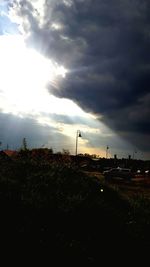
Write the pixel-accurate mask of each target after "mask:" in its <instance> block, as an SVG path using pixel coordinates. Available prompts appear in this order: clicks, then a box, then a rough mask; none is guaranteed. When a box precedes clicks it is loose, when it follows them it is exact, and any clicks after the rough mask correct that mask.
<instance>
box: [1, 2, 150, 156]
mask: <svg viewBox="0 0 150 267" xmlns="http://www.w3.org/2000/svg"><path fill="white" fill-rule="evenodd" d="M149 47H150V2H149V0H143V1H140V0H111V1H109V0H30V1H29V0H14V1H13V0H0V141H1V142H2V144H1V149H5V148H6V147H9V148H10V149H19V148H20V147H21V145H22V140H23V138H24V137H25V138H26V140H27V144H28V147H29V148H35V147H48V148H53V150H54V152H58V151H62V150H63V149H66V150H69V151H70V153H71V154H75V147H76V135H77V131H78V130H80V131H81V134H82V137H81V138H78V139H77V140H78V153H89V154H97V155H99V156H101V157H105V156H106V148H107V146H108V147H109V149H108V152H109V154H108V156H109V157H113V156H114V154H117V156H118V157H128V155H131V156H132V157H134V158H138V159H150V120H149V118H150V88H149V86H150V53H149Z"/></svg>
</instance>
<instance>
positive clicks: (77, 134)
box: [76, 130, 82, 156]
mask: <svg viewBox="0 0 150 267" xmlns="http://www.w3.org/2000/svg"><path fill="white" fill-rule="evenodd" d="M78 137H82V135H81V132H80V130H77V133H76V156H77V149H78Z"/></svg>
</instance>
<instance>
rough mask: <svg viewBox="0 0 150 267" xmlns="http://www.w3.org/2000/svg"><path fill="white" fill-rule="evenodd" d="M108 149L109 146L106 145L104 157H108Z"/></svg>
mask: <svg viewBox="0 0 150 267" xmlns="http://www.w3.org/2000/svg"><path fill="white" fill-rule="evenodd" d="M108 149H109V146H107V147H106V159H108Z"/></svg>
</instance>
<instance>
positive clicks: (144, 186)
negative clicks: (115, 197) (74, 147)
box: [86, 172, 150, 199]
mask: <svg viewBox="0 0 150 267" xmlns="http://www.w3.org/2000/svg"><path fill="white" fill-rule="evenodd" d="M86 173H87V174H88V175H89V176H91V177H92V176H95V177H96V178H98V179H99V180H100V181H101V182H103V183H107V184H108V185H110V186H112V187H114V188H115V189H118V190H119V191H120V192H121V194H123V195H124V196H126V197H129V198H132V197H135V196H138V195H140V196H142V197H146V198H148V199H150V177H142V176H140V175H137V176H136V177H135V178H132V179H131V181H125V180H123V179H121V178H114V179H112V180H111V181H109V182H105V178H104V176H103V175H102V174H101V173H100V172H86Z"/></svg>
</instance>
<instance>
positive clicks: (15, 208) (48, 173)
mask: <svg viewBox="0 0 150 267" xmlns="http://www.w3.org/2000/svg"><path fill="white" fill-rule="evenodd" d="M37 154H38V153H37ZM0 164H1V165H0V211H1V222H0V223H1V225H0V226H1V227H0V229H1V237H2V236H4V238H1V242H2V243H3V246H4V245H6V244H7V248H8V246H10V247H13V246H14V245H17V246H18V247H20V246H26V247H27V248H29V247H31V248H32V247H34V248H37V249H40V251H49V253H50V254H51V256H52V255H54V253H56V252H57V253H58V254H59V255H61V257H62V258H65V257H66V258H67V259H68V258H72V259H73V258H74V257H75V258H76V259H80V260H85V261H87V262H90V261H92V262H95V261H98V259H99V250H100V248H101V249H110V248H113V246H114V242H115V243H116V242H117V246H118V247H119V246H120V244H122V246H123V245H124V244H126V243H127V244H128V247H129V246H133V245H134V246H135V245H137V244H138V245H142V246H147V245H150V240H149V235H148V228H149V223H150V213H149V210H150V209H149V208H150V202H149V201H148V200H147V201H146V200H144V199H136V200H135V201H132V203H131V202H129V201H128V200H127V199H125V198H123V197H122V196H121V195H120V193H119V191H118V190H114V189H113V188H111V187H109V185H108V184H105V183H104V182H100V181H99V180H98V179H97V178H96V177H89V176H88V175H86V174H85V173H83V172H81V171H80V170H79V169H78V166H77V164H71V162H70V160H69V156H68V155H64V158H63V159H62V158H61V160H60V161H59V160H58V159H57V160H54V161H49V162H48V161H45V159H42V158H41V154H40V156H39V155H36V156H35V158H34V159H33V157H32V158H31V157H30V156H29V154H28V151H27V150H26V151H21V152H20V154H19V156H18V157H17V158H16V159H14V160H11V161H6V160H5V161H3V162H1V163H0ZM144 201H145V202H144Z"/></svg>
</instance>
